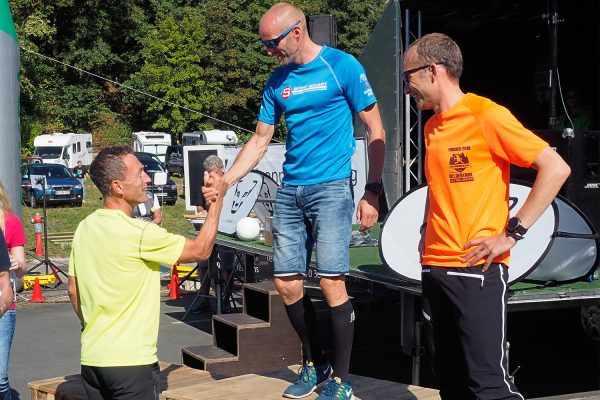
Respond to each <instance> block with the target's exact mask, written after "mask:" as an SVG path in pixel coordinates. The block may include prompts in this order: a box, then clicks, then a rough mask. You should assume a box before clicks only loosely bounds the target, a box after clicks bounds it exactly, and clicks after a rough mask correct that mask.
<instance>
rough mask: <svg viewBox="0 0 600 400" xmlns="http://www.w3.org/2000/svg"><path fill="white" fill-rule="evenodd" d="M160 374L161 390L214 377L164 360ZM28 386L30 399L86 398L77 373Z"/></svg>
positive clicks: (30, 383)
mask: <svg viewBox="0 0 600 400" xmlns="http://www.w3.org/2000/svg"><path fill="white" fill-rule="evenodd" d="M160 375H161V391H165V390H170V389H178V388H179V387H181V386H184V387H187V386H190V384H191V383H200V382H206V381H214V380H215V379H216V377H214V376H211V374H210V373H209V372H206V371H200V370H197V369H194V368H188V367H184V366H182V365H176V364H170V363H165V362H161V363H160ZM29 388H30V389H31V400H86V399H87V396H86V394H85V391H84V389H83V385H82V383H81V376H80V375H79V374H76V375H67V376H61V377H58V378H51V379H44V380H41V381H35V382H29Z"/></svg>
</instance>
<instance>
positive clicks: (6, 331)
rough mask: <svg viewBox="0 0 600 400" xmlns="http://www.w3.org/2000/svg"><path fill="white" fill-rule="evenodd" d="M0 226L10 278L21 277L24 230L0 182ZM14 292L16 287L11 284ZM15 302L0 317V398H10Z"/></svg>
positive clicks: (23, 271) (23, 263)
mask: <svg viewBox="0 0 600 400" xmlns="http://www.w3.org/2000/svg"><path fill="white" fill-rule="evenodd" d="M0 228H1V229H2V233H3V234H4V240H5V241H6V247H7V248H8V252H9V255H10V275H11V280H13V282H14V278H15V277H17V278H22V277H23V275H25V272H26V271H27V263H26V262H25V243H26V239H25V232H24V230H23V224H22V223H21V220H20V219H19V218H18V217H17V216H16V215H14V214H13V213H12V207H11V204H10V200H9V198H8V196H7V193H6V189H5V188H4V186H3V185H2V183H0ZM13 291H14V292H15V293H16V288H15V287H14V286H13ZM15 308H16V307H15V303H14V301H13V303H12V304H11V305H10V307H9V309H8V311H6V313H5V314H4V315H3V316H2V317H1V318H0V400H11V399H12V396H11V390H10V385H9V382H8V358H9V355H10V346H11V344H12V339H13V334H14V332H15V321H16V309H15Z"/></svg>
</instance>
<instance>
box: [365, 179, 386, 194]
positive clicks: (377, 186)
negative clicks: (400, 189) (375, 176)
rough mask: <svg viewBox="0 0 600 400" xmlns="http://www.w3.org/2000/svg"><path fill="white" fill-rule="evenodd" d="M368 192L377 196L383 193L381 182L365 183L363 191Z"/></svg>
mask: <svg viewBox="0 0 600 400" xmlns="http://www.w3.org/2000/svg"><path fill="white" fill-rule="evenodd" d="M367 190H368V191H369V192H371V193H373V194H376V195H377V196H379V195H380V194H381V192H382V191H383V183H381V182H367V184H366V185H365V191H367Z"/></svg>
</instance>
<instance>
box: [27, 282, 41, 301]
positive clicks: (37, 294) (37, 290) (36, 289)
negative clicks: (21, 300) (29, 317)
mask: <svg viewBox="0 0 600 400" xmlns="http://www.w3.org/2000/svg"><path fill="white" fill-rule="evenodd" d="M29 301H30V302H33V303H43V302H45V300H44V296H42V287H41V286H40V280H39V279H38V278H35V281H34V282H33V294H32V295H31V298H30V299H29Z"/></svg>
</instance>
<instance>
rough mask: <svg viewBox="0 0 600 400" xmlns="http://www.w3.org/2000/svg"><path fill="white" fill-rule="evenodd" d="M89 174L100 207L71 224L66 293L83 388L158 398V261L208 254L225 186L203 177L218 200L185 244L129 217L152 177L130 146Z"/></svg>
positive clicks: (102, 156) (100, 395) (98, 394)
mask: <svg viewBox="0 0 600 400" xmlns="http://www.w3.org/2000/svg"><path fill="white" fill-rule="evenodd" d="M90 176H91V178H92V181H93V182H94V184H95V185H96V186H97V187H98V189H99V190H100V192H101V193H102V196H103V197H104V207H103V208H102V209H99V210H96V211H95V212H94V213H93V214H91V215H89V216H88V217H86V218H85V219H84V220H83V221H82V222H81V223H80V224H79V226H78V227H77V231H76V232H75V236H74V238H73V245H72V250H71V257H70V260H69V288H68V291H69V297H70V299H71V303H72V305H73V308H74V310H75V312H76V314H77V316H78V317H79V319H80V321H81V324H82V327H83V331H82V335H81V375H82V378H83V383H84V387H85V390H86V392H87V395H88V398H89V399H91V400H96V399H144V400H147V399H149V400H152V399H158V396H159V390H160V389H159V387H160V380H159V368H158V359H157V356H156V343H157V339H158V325H159V316H160V275H159V274H160V271H159V264H166V265H172V264H175V263H176V262H192V261H196V260H204V259H207V258H208V257H209V255H210V253H211V250H212V247H213V244H214V242H215V237H216V234H217V226H218V222H219V215H220V212H221V208H222V205H223V193H224V191H225V188H226V184H225V182H224V181H223V180H222V178H221V176H220V175H217V174H210V175H209V174H208V173H206V175H205V184H206V185H207V186H208V187H212V188H215V189H217V190H218V191H219V194H220V196H218V197H217V199H216V200H214V201H213V203H212V204H211V207H210V209H209V212H208V215H207V218H206V222H205V223H204V226H203V227H202V229H201V230H200V232H199V234H198V236H197V237H196V239H194V240H191V239H186V238H184V237H183V236H178V235H173V234H171V233H169V232H167V231H166V230H165V229H163V228H161V227H159V226H158V225H156V224H153V223H150V222H145V221H142V220H139V219H135V218H131V212H132V209H133V207H135V205H137V204H139V203H141V202H143V201H145V200H146V198H147V194H146V187H147V184H148V182H150V177H149V176H148V175H147V174H146V173H145V172H144V169H143V165H142V164H141V163H140V162H139V160H138V159H137V158H136V157H135V156H134V155H133V153H132V150H131V149H130V148H128V147H111V148H106V149H104V150H102V151H101V152H100V153H99V154H98V155H97V156H96V158H95V159H94V162H93V163H92V165H91V167H90Z"/></svg>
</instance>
